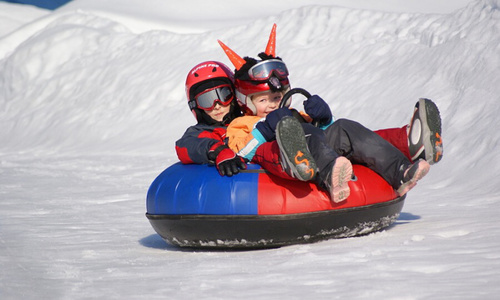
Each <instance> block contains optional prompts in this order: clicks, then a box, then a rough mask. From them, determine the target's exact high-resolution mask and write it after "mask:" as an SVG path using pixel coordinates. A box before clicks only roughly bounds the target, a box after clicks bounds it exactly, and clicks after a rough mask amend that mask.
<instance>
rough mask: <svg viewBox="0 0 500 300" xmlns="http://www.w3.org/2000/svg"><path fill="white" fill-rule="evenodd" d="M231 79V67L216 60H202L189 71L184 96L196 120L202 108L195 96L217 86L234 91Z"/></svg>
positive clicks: (232, 79) (232, 76)
mask: <svg viewBox="0 0 500 300" xmlns="http://www.w3.org/2000/svg"><path fill="white" fill-rule="evenodd" d="M233 81H234V74H233V72H232V71H231V69H229V67H228V66H226V65H225V64H223V63H221V62H218V61H205V62H202V63H200V64H197V65H196V66H194V67H193V68H192V69H191V70H190V71H189V73H188V75H187V78H186V96H187V99H188V105H189V108H190V109H191V111H192V112H193V114H194V116H195V118H196V120H197V121H200V113H202V111H201V110H202V109H203V108H202V107H200V106H199V105H198V103H197V100H196V96H197V95H198V94H200V93H202V92H203V91H206V90H214V89H216V88H218V87H229V89H230V90H231V92H234V85H233ZM233 98H234V97H233ZM222 101H223V100H222ZM219 102H220V103H222V102H221V101H219Z"/></svg>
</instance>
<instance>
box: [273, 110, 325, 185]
mask: <svg viewBox="0 0 500 300" xmlns="http://www.w3.org/2000/svg"><path fill="white" fill-rule="evenodd" d="M276 141H277V142H278V146H279V148H280V163H281V166H282V168H283V170H284V171H285V172H286V173H287V174H288V175H290V176H292V177H293V178H296V179H298V180H301V181H309V180H313V179H314V178H315V177H316V172H317V166H316V161H315V160H314V158H313V156H312V155H311V152H309V148H308V147H307V142H306V138H305V134H304V130H303V129H302V125H300V123H299V121H298V120H297V119H295V118H294V117H290V116H287V117H284V118H283V119H281V120H280V121H279V122H278V124H277V126H276Z"/></svg>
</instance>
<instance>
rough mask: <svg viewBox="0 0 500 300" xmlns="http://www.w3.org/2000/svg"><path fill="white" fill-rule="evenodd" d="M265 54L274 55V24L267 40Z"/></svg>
mask: <svg viewBox="0 0 500 300" xmlns="http://www.w3.org/2000/svg"><path fill="white" fill-rule="evenodd" d="M265 53H266V54H267V55H271V56H272V57H276V24H274V25H273V29H272V30H271V34H270V35H269V41H267V46H266V51H265Z"/></svg>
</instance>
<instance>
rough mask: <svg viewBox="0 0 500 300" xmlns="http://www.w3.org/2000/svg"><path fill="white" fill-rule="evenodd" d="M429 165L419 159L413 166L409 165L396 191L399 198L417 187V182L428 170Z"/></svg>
mask: <svg viewBox="0 0 500 300" xmlns="http://www.w3.org/2000/svg"><path fill="white" fill-rule="evenodd" d="M430 167H431V166H430V164H429V163H428V162H427V161H426V160H424V159H419V160H418V161H417V162H415V163H414V164H412V165H410V166H409V167H408V168H407V169H406V170H405V173H404V176H403V180H402V184H401V186H400V187H399V188H398V190H397V191H396V192H397V193H398V195H399V196H403V195H405V194H406V193H408V191H409V190H411V189H412V188H414V187H415V186H416V185H417V181H419V180H420V179H422V178H423V177H424V176H425V175H427V173H428V172H429V169H430Z"/></svg>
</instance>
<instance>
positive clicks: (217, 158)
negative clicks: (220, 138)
mask: <svg viewBox="0 0 500 300" xmlns="http://www.w3.org/2000/svg"><path fill="white" fill-rule="evenodd" d="M208 159H209V160H210V161H212V162H213V163H214V164H215V166H216V167H217V170H218V171H219V174H220V175H221V176H229V177H231V176H233V175H236V174H238V173H239V172H240V170H245V169H246V168H247V164H246V163H245V160H244V159H243V157H241V156H238V155H236V153H234V151H233V150H231V149H229V147H228V146H227V145H225V144H223V143H222V142H220V143H216V144H214V145H213V146H212V147H211V148H210V150H209V151H208Z"/></svg>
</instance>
